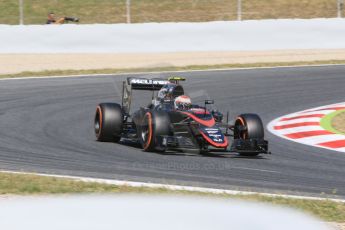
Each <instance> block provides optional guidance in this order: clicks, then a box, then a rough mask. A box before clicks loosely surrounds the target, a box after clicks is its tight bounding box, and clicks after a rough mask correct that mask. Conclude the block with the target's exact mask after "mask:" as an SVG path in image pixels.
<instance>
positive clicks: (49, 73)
mask: <svg viewBox="0 0 345 230" xmlns="http://www.w3.org/2000/svg"><path fill="white" fill-rule="evenodd" d="M332 64H345V60H327V61H305V62H303V61H302V62H271V63H269V62H267V63H250V64H221V65H191V66H184V67H175V66H168V67H154V68H131V69H91V70H46V71H39V72H30V71H26V72H22V73H17V74H2V75H0V78H18V77H43V76H44V77H45V76H64V75H83V74H85V75H87V74H119V73H135V72H156V71H189V70H208V69H227V68H229V69H230V68H250V67H277V66H299V65H301V66H303V65H332Z"/></svg>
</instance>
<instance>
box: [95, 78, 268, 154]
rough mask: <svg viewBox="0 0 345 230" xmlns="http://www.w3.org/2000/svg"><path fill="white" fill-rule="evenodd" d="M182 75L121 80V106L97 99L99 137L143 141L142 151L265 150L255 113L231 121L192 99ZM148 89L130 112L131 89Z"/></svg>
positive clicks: (107, 140)
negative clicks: (148, 95) (145, 101)
mask: <svg viewBox="0 0 345 230" xmlns="http://www.w3.org/2000/svg"><path fill="white" fill-rule="evenodd" d="M183 80H185V79H184V78H180V77H172V78H169V79H168V80H166V79H145V78H127V80H125V81H124V82H123V93H122V104H121V105H120V104H117V103H101V104H99V105H98V106H97V109H96V115H95V123H94V128H95V134H96V138H97V140H98V141H105V142H119V141H120V139H121V138H123V139H130V140H131V141H135V142H138V143H140V144H141V146H142V148H143V149H144V150H145V151H150V152H151V151H152V152H164V151H166V150H173V151H188V150H197V151H199V152H200V153H202V152H236V153H239V154H241V155H246V156H256V155H258V154H260V153H269V152H268V142H267V141H266V140H264V127H263V124H262V121H261V119H260V117H259V116H258V115H256V114H242V115H239V116H238V117H237V118H236V119H235V122H234V123H233V124H229V115H228V114H229V113H227V117H226V122H223V117H224V116H223V114H222V113H220V112H219V111H216V110H212V111H209V110H208V109H207V105H209V104H213V103H214V101H213V100H205V102H204V105H203V106H199V105H195V104H192V103H191V99H190V98H189V97H188V96H186V95H185V93H184V89H183V87H182V85H181V84H180V81H183ZM133 90H146V91H152V102H150V104H149V105H147V106H144V107H141V108H140V109H139V110H137V111H135V112H133V113H131V111H130V108H131V102H132V91H133Z"/></svg>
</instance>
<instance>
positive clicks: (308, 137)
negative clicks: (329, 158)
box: [267, 102, 345, 152]
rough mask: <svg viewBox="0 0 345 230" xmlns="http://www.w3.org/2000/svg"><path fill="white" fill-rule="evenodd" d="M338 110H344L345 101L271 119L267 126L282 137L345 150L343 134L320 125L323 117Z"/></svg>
mask: <svg viewBox="0 0 345 230" xmlns="http://www.w3.org/2000/svg"><path fill="white" fill-rule="evenodd" d="M340 110H345V102H342V103H338V104H332V105H327V106H321V107H317V108H312V109H308V110H304V111H300V112H296V113H292V114H288V115H285V116H282V117H279V118H277V119H275V120H273V121H271V122H270V123H269V124H268V126H267V128H268V130H269V131H270V132H271V133H273V134H275V135H277V136H279V137H282V138H284V139H288V140H291V141H295V142H298V143H301V144H306V145H311V146H315V147H320V148H326V149H331V150H335V151H339V152H345V135H343V134H341V133H336V132H334V131H332V130H326V129H325V128H324V127H322V126H321V120H322V119H323V118H324V117H326V116H327V115H329V114H331V113H333V112H336V111H340Z"/></svg>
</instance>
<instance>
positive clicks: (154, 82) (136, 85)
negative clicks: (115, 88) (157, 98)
mask: <svg viewBox="0 0 345 230" xmlns="http://www.w3.org/2000/svg"><path fill="white" fill-rule="evenodd" d="M169 82H170V81H169V80H166V79H159V78H154V79H147V78H133V77H130V78H127V84H128V85H129V86H131V88H132V89H134V90H160V89H161V88H162V87H163V86H164V85H166V84H168V83H169Z"/></svg>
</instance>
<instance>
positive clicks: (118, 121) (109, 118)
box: [94, 103, 123, 142]
mask: <svg viewBox="0 0 345 230" xmlns="http://www.w3.org/2000/svg"><path fill="white" fill-rule="evenodd" d="M122 127H123V111H122V108H121V106H120V105H119V104H116V103H102V104H99V105H98V106H97V108H96V114H95V122H94V129H95V135H96V138H97V140H98V141H102V142H118V141H120V139H121V133H122Z"/></svg>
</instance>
